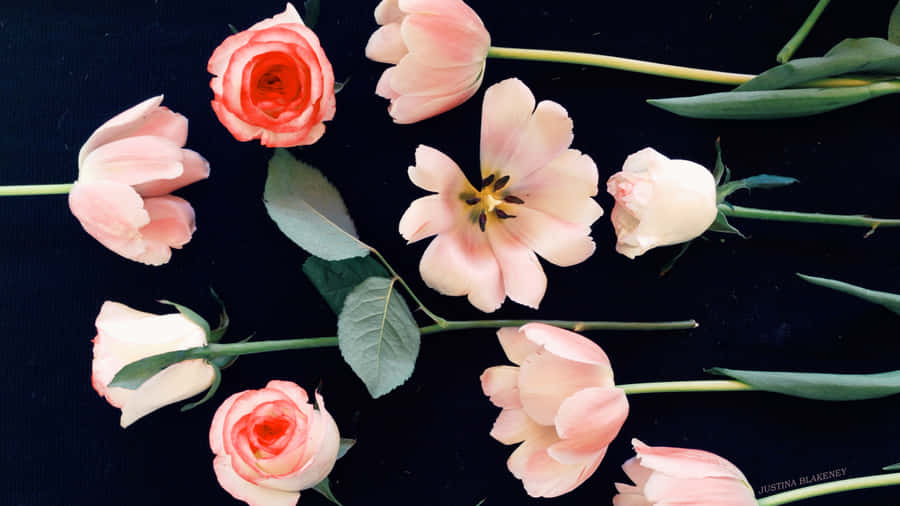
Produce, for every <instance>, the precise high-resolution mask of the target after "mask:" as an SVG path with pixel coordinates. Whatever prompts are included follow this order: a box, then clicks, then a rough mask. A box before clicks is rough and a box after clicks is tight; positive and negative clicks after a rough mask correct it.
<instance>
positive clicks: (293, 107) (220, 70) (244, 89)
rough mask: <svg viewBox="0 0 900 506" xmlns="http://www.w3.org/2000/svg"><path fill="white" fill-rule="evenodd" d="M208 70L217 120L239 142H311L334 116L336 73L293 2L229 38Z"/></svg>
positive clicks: (286, 144)
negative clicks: (256, 140)
mask: <svg viewBox="0 0 900 506" xmlns="http://www.w3.org/2000/svg"><path fill="white" fill-rule="evenodd" d="M207 70H208V71H209V73H210V74H214V75H215V76H216V77H214V78H212V80H211V81H210V82H209V86H210V87H211V88H212V90H213V93H214V94H215V98H213V100H212V107H213V110H214V111H215V112H216V115H217V116H218V117H219V121H221V122H222V124H223V125H225V128H227V129H228V131H229V132H231V135H233V136H234V138H235V139H237V140H239V141H249V140H253V139H259V140H260V143H262V145H263V146H269V147H290V146H303V145H307V144H312V143H314V142H316V141H317V140H319V138H320V137H322V134H324V133H325V124H324V123H322V122H323V121H328V120H330V119H332V118H333V117H334V110H335V99H334V71H333V70H332V69H331V63H330V62H329V61H328V58H327V57H326V56H325V52H324V51H323V50H322V46H321V45H320V44H319V39H318V37H316V34H315V33H313V31H312V30H310V29H309V28H308V27H307V26H306V25H304V24H303V20H302V19H301V18H300V14H298V13H297V9H295V8H294V6H293V5H291V4H290V3H288V4H287V7H286V8H285V10H284V12H282V13H281V14H278V15H277V16H274V17H272V18H270V19H266V20H264V21H260V22H259V23H256V24H255V25H253V26H251V27H250V28H249V29H247V30H244V31H243V32H240V33H237V34H234V35H232V36H230V37H228V38H227V39H225V40H224V41H223V42H222V44H220V45H219V47H217V48H216V50H215V51H214V52H213V54H212V56H211V57H210V58H209V63H208V64H207Z"/></svg>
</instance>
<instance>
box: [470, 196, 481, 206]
mask: <svg viewBox="0 0 900 506" xmlns="http://www.w3.org/2000/svg"><path fill="white" fill-rule="evenodd" d="M479 202H481V198H480V197H472V198H470V199H466V204H469V205H470V206H474V205H475V204H477V203H479Z"/></svg>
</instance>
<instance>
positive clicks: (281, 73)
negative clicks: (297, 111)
mask: <svg viewBox="0 0 900 506" xmlns="http://www.w3.org/2000/svg"><path fill="white" fill-rule="evenodd" d="M250 83H251V86H250V88H251V91H250V99H251V101H252V102H253V104H254V105H255V106H256V107H258V108H259V109H260V110H262V111H263V112H264V113H266V114H268V115H269V116H272V117H277V116H278V115H279V114H281V113H282V112H283V111H284V110H285V109H286V108H287V107H288V105H290V103H291V102H293V101H294V100H296V99H297V98H298V97H299V96H300V94H301V92H302V91H303V86H302V83H301V79H300V75H299V73H298V71H297V68H296V67H295V66H294V65H293V64H291V62H289V61H285V57H284V56H283V55H273V56H269V57H266V58H264V59H263V60H262V61H260V62H258V63H257V64H256V66H255V67H254V68H253V73H252V74H251V76H250Z"/></svg>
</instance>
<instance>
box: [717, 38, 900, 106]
mask: <svg viewBox="0 0 900 506" xmlns="http://www.w3.org/2000/svg"><path fill="white" fill-rule="evenodd" d="M850 72H859V73H866V72H868V73H872V72H878V73H884V74H889V75H896V74H900V46H898V45H896V44H892V43H891V42H888V41H886V40H884V39H879V38H876V37H868V38H864V39H844V40H843V41H841V42H840V43H839V44H838V45H836V46H834V47H833V48H831V50H830V51H828V52H827V53H825V56H821V57H816V58H800V59H797V60H794V61H791V62H788V63H785V64H783V65H778V66H777V67H774V68H771V69H769V70H767V71H765V72H763V73H762V74H760V75H758V76H756V77H754V78H753V79H751V80H749V81H747V82H746V83H744V84H742V85H740V86H738V87H737V88H735V89H734V92H733V93H739V92H744V91H762V90H777V89H782V88H787V87H789V86H793V85H795V84H800V83H804V82H807V81H812V80H815V79H821V78H825V77H832V76H839V75H843V74H847V73H850Z"/></svg>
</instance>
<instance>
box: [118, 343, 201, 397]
mask: <svg viewBox="0 0 900 506" xmlns="http://www.w3.org/2000/svg"><path fill="white" fill-rule="evenodd" d="M205 349H206V347H205V346H200V347H197V348H188V349H186V350H178V351H169V352H166V353H160V354H159V355H152V356H149V357H146V358H142V359H140V360H137V361H134V362H132V363H130V364H128V365H126V366H125V367H123V368H122V369H120V370H119V372H117V373H116V375H115V377H113V379H112V381H110V382H109V385H108V386H110V387H119V388H127V389H129V390H135V389H137V388H138V387H140V386H141V385H142V384H144V382H145V381H147V380H148V379H150V378H152V377H153V376H155V375H156V374H157V373H158V372H160V371H162V370H163V369H165V368H166V367H169V366H170V365H173V364H177V363H178V362H182V361H184V360H192V359H195V358H203V352H204V351H205Z"/></svg>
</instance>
